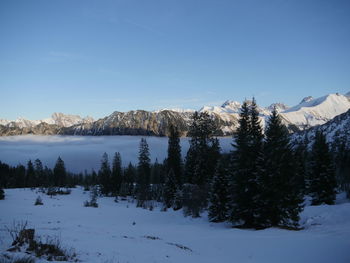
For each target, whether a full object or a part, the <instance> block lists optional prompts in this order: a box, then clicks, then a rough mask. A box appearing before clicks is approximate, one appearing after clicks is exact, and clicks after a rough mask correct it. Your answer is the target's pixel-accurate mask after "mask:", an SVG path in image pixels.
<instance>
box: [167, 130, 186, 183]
mask: <svg viewBox="0 0 350 263" xmlns="http://www.w3.org/2000/svg"><path fill="white" fill-rule="evenodd" d="M169 130H170V136H169V140H168V158H167V173H169V172H170V170H173V173H174V175H175V182H176V185H177V186H181V184H182V181H183V180H182V159H181V146H180V134H179V131H178V129H177V128H176V127H174V126H173V125H171V126H170V128H169Z"/></svg>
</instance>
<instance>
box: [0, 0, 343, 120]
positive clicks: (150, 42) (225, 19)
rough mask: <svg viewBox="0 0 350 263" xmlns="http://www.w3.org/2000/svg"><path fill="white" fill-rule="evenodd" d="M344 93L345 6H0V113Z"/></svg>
mask: <svg viewBox="0 0 350 263" xmlns="http://www.w3.org/2000/svg"><path fill="white" fill-rule="evenodd" d="M348 91H350V1H347V0H344V1H340V0H327V1H325V0H314V1H311V0H266V1H261V0H241V1H236V0H228V1H224V0H212V1H204V0H198V1H193V0H176V1H175V0H158V1H153V0H147V1H146V0H139V1H133V0H113V1H104V0H96V1H88V0H67V1H65V0H58V1H47V0H43V1H36V0H32V1H27V0H23V1H18V0H3V1H0V92H1V93H0V94H1V100H0V118H6V119H14V118H16V117H18V116H23V117H26V118H29V119H40V118H45V117H49V116H50V115H51V113H52V112H57V111H58V112H64V113H72V114H80V115H91V116H93V117H95V118H97V117H102V116H104V115H108V114H110V113H112V112H113V111H115V110H118V111H127V110H131V109H146V110H153V109H160V108H165V107H170V108H172V107H181V108H194V109H198V108H200V107H201V106H202V105H214V104H220V103H222V102H223V101H225V100H226V99H231V100H237V101H242V100H243V99H244V98H250V97H251V96H255V97H256V99H257V101H258V103H259V104H260V105H262V106H267V105H269V104H270V103H272V102H278V101H282V102H285V103H287V104H289V105H294V104H297V103H298V102H299V101H300V100H301V99H302V98H303V97H305V96H307V95H312V96H314V97H318V96H322V95H325V94H327V93H335V92H340V93H346V92H348Z"/></svg>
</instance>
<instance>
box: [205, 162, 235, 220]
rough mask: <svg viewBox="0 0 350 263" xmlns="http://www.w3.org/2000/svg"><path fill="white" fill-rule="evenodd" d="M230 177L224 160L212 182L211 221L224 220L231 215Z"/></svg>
mask: <svg viewBox="0 0 350 263" xmlns="http://www.w3.org/2000/svg"><path fill="white" fill-rule="evenodd" d="M229 192H230V189H229V178H228V170H227V167H226V165H225V164H224V162H223V160H221V161H219V162H218V165H217V167H216V171H215V174H214V177H213V179H212V183H211V189H210V202H209V203H210V205H209V209H208V212H209V213H208V217H209V220H210V221H211V222H223V221H226V220H227V219H228V217H229V197H230V195H229Z"/></svg>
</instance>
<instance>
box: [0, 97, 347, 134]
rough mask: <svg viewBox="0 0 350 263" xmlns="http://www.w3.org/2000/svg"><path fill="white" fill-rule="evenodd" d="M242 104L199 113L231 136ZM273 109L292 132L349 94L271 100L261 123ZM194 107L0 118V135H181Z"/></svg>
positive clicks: (341, 109)
mask: <svg viewBox="0 0 350 263" xmlns="http://www.w3.org/2000/svg"><path fill="white" fill-rule="evenodd" d="M240 108H241V103H239V102H237V101H230V100H228V101H226V102H224V103H223V104H222V105H221V106H204V107H202V108H201V109H200V110H199V112H207V113H208V114H209V115H210V116H211V117H212V118H213V120H214V121H215V122H216V124H217V127H218V130H217V131H216V134H217V135H220V136H226V135H232V134H233V133H234V132H235V131H236V129H237V126H238V119H239V111H240ZM273 108H276V109H277V111H278V112H279V113H280V115H281V117H282V120H283V122H284V123H285V124H286V126H287V127H288V128H289V130H290V131H292V132H298V131H303V130H307V129H309V128H312V127H315V126H318V125H323V124H325V123H327V122H328V121H330V120H332V119H333V118H335V117H336V116H338V115H340V114H343V113H345V112H347V111H348V110H349V109H350V93H347V94H345V95H342V94H339V93H336V94H328V95H326V96H323V97H320V98H316V99H314V98H312V97H310V96H309V97H306V98H304V99H302V100H301V102H300V103H299V104H298V105H296V106H293V107H288V106H287V105H285V104H283V103H274V104H272V105H270V106H269V107H266V108H264V107H258V110H259V113H260V119H261V123H262V125H263V126H264V125H265V121H266V119H267V118H268V116H269V115H270V114H271V111H272V110H273ZM193 113H194V110H182V109H164V110H158V111H144V110H136V111H128V112H118V111H115V112H113V113H112V114H111V115H109V116H106V117H104V118H101V119H98V120H94V119H93V118H92V117H84V118H82V117H80V116H78V115H67V114H63V113H54V114H52V116H51V118H47V119H43V120H26V119H24V118H18V119H16V120H14V121H9V120H4V119H0V135H1V136H9V135H23V134H38V135H39V134H41V135H53V134H62V135H155V136H166V135H168V128H169V126H170V125H175V126H177V127H178V129H179V130H180V132H181V134H182V135H183V136H185V135H186V133H187V131H188V128H189V126H190V123H191V116H192V114H193Z"/></svg>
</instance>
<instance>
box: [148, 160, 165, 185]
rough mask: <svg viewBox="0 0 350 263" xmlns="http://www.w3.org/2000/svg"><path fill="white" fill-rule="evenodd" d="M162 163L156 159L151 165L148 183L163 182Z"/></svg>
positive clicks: (156, 183)
mask: <svg viewBox="0 0 350 263" xmlns="http://www.w3.org/2000/svg"><path fill="white" fill-rule="evenodd" d="M162 172H163V171H162V165H161V164H159V163H158V159H156V161H155V162H154V164H153V165H151V180H150V183H151V184H153V185H158V184H161V183H163V181H164V179H163V178H162V177H163V176H162Z"/></svg>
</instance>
